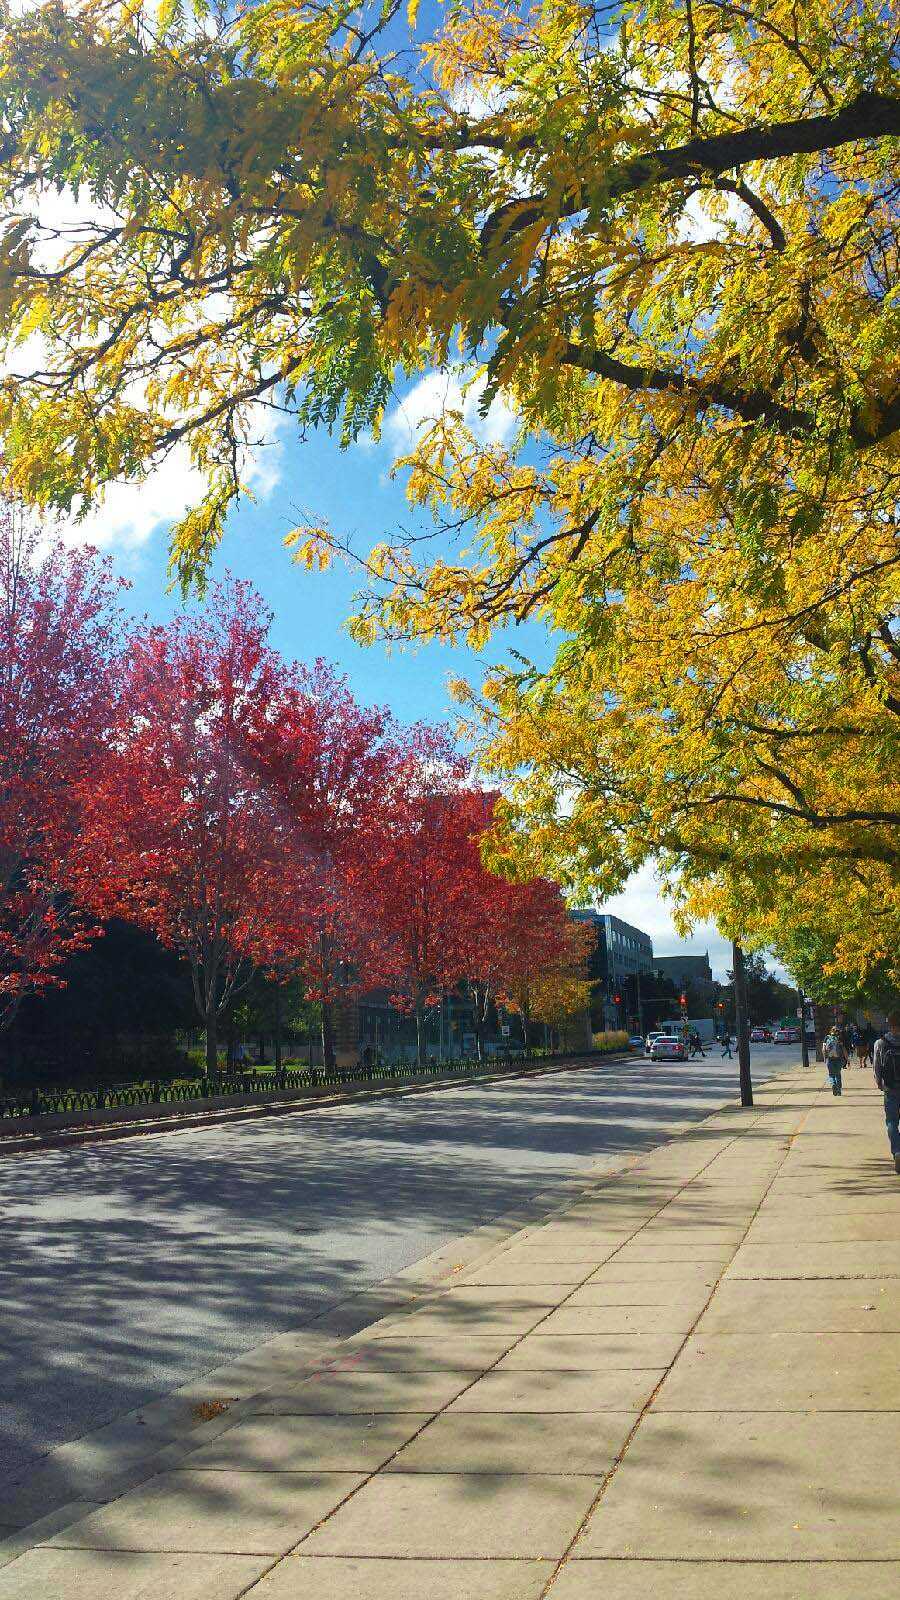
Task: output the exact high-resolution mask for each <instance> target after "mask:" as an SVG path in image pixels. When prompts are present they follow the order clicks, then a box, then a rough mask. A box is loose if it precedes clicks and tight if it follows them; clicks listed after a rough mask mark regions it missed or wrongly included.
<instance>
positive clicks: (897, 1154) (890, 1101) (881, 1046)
mask: <svg viewBox="0 0 900 1600" xmlns="http://www.w3.org/2000/svg"><path fill="white" fill-rule="evenodd" d="M873 1064H874V1068H875V1082H876V1083H877V1085H878V1087H879V1089H880V1090H881V1092H882V1094H883V1095H884V1121H885V1126H886V1127H887V1135H888V1139H889V1141H890V1146H891V1155H892V1156H893V1158H894V1171H895V1172H900V1011H892V1012H891V1015H890V1016H889V1017H888V1025H887V1032H886V1033H885V1034H884V1035H883V1037H882V1038H881V1039H876V1041H875V1050H874V1054H873Z"/></svg>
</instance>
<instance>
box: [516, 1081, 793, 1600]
mask: <svg viewBox="0 0 900 1600" xmlns="http://www.w3.org/2000/svg"><path fill="white" fill-rule="evenodd" d="M785 1098H786V1094H785ZM775 1104H776V1105H780V1104H781V1097H779V1099H778V1100H776V1102H775ZM812 1109H813V1107H812V1106H809V1107H808V1108H807V1110H806V1111H805V1112H804V1115H803V1117H802V1119H801V1121H800V1123H799V1124H798V1126H797V1128H796V1129H795V1130H794V1132H793V1133H792V1134H789V1135H787V1141H788V1142H787V1145H786V1148H785V1149H784V1151H783V1153H782V1157H781V1160H780V1161H779V1163H778V1165H777V1167H776V1168H775V1171H774V1172H773V1173H772V1175H771V1177H770V1178H769V1181H768V1183H767V1184H766V1186H765V1188H764V1190H763V1192H762V1194H761V1195H760V1197H759V1200H758V1202H757V1204H756V1206H755V1207H754V1211H753V1215H752V1217H751V1218H750V1221H749V1222H748V1223H747V1226H746V1228H745V1229H744V1232H743V1234H742V1236H741V1239H740V1240H739V1242H738V1243H737V1244H736V1245H735V1248H734V1250H733V1252H732V1254H731V1258H730V1260H728V1261H726V1262H725V1263H724V1264H723V1266H722V1268H721V1270H720V1272H719V1274H718V1277H717V1278H716V1281H715V1283H714V1284H713V1286H712V1289H711V1290H710V1292H709V1295H708V1297H707V1299H706V1301H705V1302H704V1304H703V1307H702V1309H701V1310H700V1311H699V1312H698V1314H697V1316H696V1317H695V1319H694V1321H693V1323H692V1324H691V1326H690V1328H689V1329H688V1332H687V1333H686V1334H685V1336H684V1338H683V1339H682V1341H681V1344H680V1345H679V1346H678V1349H677V1350H676V1352H675V1354H674V1356H673V1357H672V1360H671V1361H670V1362H669V1364H668V1366H667V1367H666V1370H665V1372H664V1373H663V1375H662V1377H661V1378H660V1380H659V1383H658V1384H657V1385H656V1387H655V1388H654V1389H653V1391H652V1393H651V1394H650V1395H648V1397H647V1400H646V1402H645V1404H644V1405H643V1407H642V1408H641V1410H640V1411H639V1413H638V1415H637V1418H636V1420H635V1423H634V1426H633V1427H632V1428H631V1429H630V1431H629V1433H628V1436H627V1438H626V1439H625V1443H624V1444H623V1445H622V1448H621V1450H620V1451H619V1452H618V1455H617V1456H616V1458H615V1460H614V1462H613V1464H612V1466H611V1467H610V1469H609V1471H608V1472H607V1473H606V1474H605V1476H604V1478H603V1482H602V1483H601V1485H600V1488H599V1489H598V1491H597V1494H596V1495H595V1497H594V1499H593V1501H592V1502H591V1504H590V1506H589V1507H588V1509H587V1511H586V1512H585V1514H584V1516H583V1517H582V1519H581V1522H580V1523H579V1524H578V1527H577V1528H576V1530H575V1532H574V1534H573V1535H572V1538H571V1540H570V1541H569V1544H568V1546H567V1547H566V1549H565V1550H564V1552H563V1554H562V1555H561V1556H560V1559H559V1561H558V1562H557V1564H556V1566H555V1567H554V1569H553V1572H552V1573H551V1575H550V1577H549V1578H548V1579H547V1582H546V1583H545V1585H544V1587H543V1589H542V1590H541V1592H540V1595H539V1596H538V1600H546V1597H547V1595H548V1594H549V1592H550V1590H551V1589H552V1587H553V1585H554V1583H555V1582H556V1580H557V1578H558V1577H559V1575H560V1573H561V1572H562V1570H563V1568H564V1567H565V1566H566V1564H567V1562H568V1561H569V1559H570V1557H571V1555H572V1552H573V1550H574V1549H575V1547H576V1545H577V1544H578V1541H579V1540H580V1538H581V1536H582V1534H583V1533H584V1531H585V1529H586V1528H587V1526H588V1523H589V1522H590V1520H591V1518H592V1517H593V1515H594V1513H595V1511H596V1510H597V1507H598V1505H599V1504H600V1502H601V1501H602V1499H603V1496H604V1495H605V1494H606V1492H607V1490H608V1488H609V1486H610V1484H611V1483H612V1481H613V1479H614V1478H615V1475H616V1473H617V1472H618V1470H619V1468H620V1466H621V1465H622V1462H623V1461H624V1459H625V1457H626V1455H627V1454H628V1451H629V1449H630V1447H631V1445H632V1444H633V1442H634V1439H635V1437H636V1435H637V1433H638V1431H639V1429H640V1426H641V1423H642V1422H643V1421H644V1418H645V1417H646V1415H647V1413H648V1411H649V1410H650V1408H651V1406H652V1405H653V1403H654V1401H655V1400H656V1397H657V1395H658V1394H659V1392H660V1390H661V1389H662V1387H663V1385H664V1384H665V1381H666V1379H667V1378H668V1376H669V1374H670V1372H671V1371H672V1368H673V1367H674V1366H675V1363H676V1362H677V1361H678V1359H679V1357H680V1356H681V1355H682V1354H683V1352H684V1350H685V1347H686V1345H687V1342H688V1340H689V1339H690V1338H691V1337H692V1336H693V1333H694V1330H695V1328H696V1327H697V1324H698V1323H699V1322H700V1319H701V1317H703V1316H705V1315H706V1312H707V1311H708V1310H709V1307H710V1305H711V1303H712V1301H713V1299H714V1297H715V1294H716V1291H717V1290H718V1288H719V1285H720V1284H721V1282H722V1279H723V1277H724V1276H725V1273H726V1272H727V1270H728V1268H729V1266H730V1265H731V1262H732V1261H733V1260H734V1258H735V1256H736V1255H737V1253H738V1251H739V1250H740V1248H741V1246H742V1245H743V1243H744V1242H745V1240H746V1238H747V1235H748V1233H749V1232H750V1229H751V1228H752V1226H753V1224H754V1222H755V1221H756V1218H757V1217H758V1215H759V1213H760V1211H761V1210H762V1207H763V1205H764V1203H765V1201H766V1199H767V1197H768V1195H769V1192H770V1191H771V1189H772V1186H773V1184H774V1183H775V1181H776V1179H777V1178H778V1175H779V1173H780V1172H781V1170H782V1168H783V1166H784V1164H785V1162H786V1161H787V1158H788V1156H789V1155H790V1153H791V1147H792V1145H793V1143H794V1140H795V1139H796V1138H797V1137H798V1135H799V1133H800V1130H801V1129H802V1128H803V1126H804V1124H805V1123H806V1120H807V1118H808V1117H809V1115H810V1112H811V1110H812ZM758 1120H759V1119H758V1118H754V1119H753V1122H751V1123H750V1124H749V1127H747V1128H742V1129H741V1130H740V1132H739V1133H737V1134H736V1135H735V1137H734V1139H733V1140H731V1141H730V1143H729V1144H727V1145H726V1146H725V1147H724V1148H725V1150H728V1149H730V1148H731V1145H733V1144H735V1143H736V1142H737V1141H738V1140H739V1139H741V1138H744V1137H745V1136H746V1134H747V1132H748V1131H749V1128H750V1127H753V1126H755V1123H756V1122H757V1121H758ZM721 1154H723V1151H717V1152H716V1155H714V1156H712V1157H711V1159H710V1161H709V1162H707V1165H706V1166H705V1167H701V1169H700V1171H699V1172H697V1173H695V1174H694V1176H693V1177H692V1178H691V1179H689V1180H688V1182H687V1183H686V1184H684V1186H683V1187H684V1188H685V1189H688V1188H690V1186H691V1184H692V1183H696V1181H697V1179H698V1178H700V1177H701V1176H702V1174H703V1173H704V1172H706V1171H708V1169H709V1167H710V1166H712V1164H713V1162H715V1161H716V1160H717V1158H718V1156H719V1155H721ZM679 1192H681V1191H679ZM667 1203H668V1202H667ZM663 1209H665V1208H663ZM678 1414H679V1413H675V1415H678Z"/></svg>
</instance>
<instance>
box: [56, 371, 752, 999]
mask: <svg viewBox="0 0 900 1600" xmlns="http://www.w3.org/2000/svg"><path fill="white" fill-rule="evenodd" d="M433 400H434V395H433V390H431V389H429V390H426V389H424V388H420V387H418V386H416V385H412V386H411V387H409V388H407V391H406V394H405V395H404V396H402V397H400V396H398V404H397V406H396V407H393V408H391V409H389V412H388V416H387V422H386V427H385V430H384V436H383V438H382V440H381V441H380V442H379V443H378V444H375V443H373V442H371V441H367V442H363V443H360V444H357V445H354V446H352V447H351V448H349V449H347V450H341V449H340V448H339V447H338V445H337V443H336V442H335V441H333V440H331V439H330V438H328V436H327V435H324V434H316V435H314V436H313V437H312V438H310V439H308V440H305V441H303V440H300V439H299V438H298V437H297V435H296V432H295V431H294V430H293V429H292V427H291V425H290V423H289V421H287V422H285V423H284V424H283V426H282V427H281V429H280V431H279V433H278V434H277V435H276V438H275V441H274V443H272V444H270V445H268V446H266V447H263V449H262V450H261V451H260V452H259V454H258V457H257V465H256V474H255V484H254V488H255V493H256V497H257V498H256V500H255V503H251V502H249V501H244V502H243V503H242V504H241V505H239V506H238V507H237V508H236V509H235V510H234V511H233V512H232V514H231V516H230V518H229V523H228V529H227V532H226V537H225V541H224V544H223V546H222V548H221V550H220V551H219V553H218V554H217V556H216V558H215V561H214V563H213V575H214V576H221V575H222V574H224V573H225V572H226V571H230V572H232V573H234V574H235V575H236V576H238V577H241V578H247V579H249V580H250V581H251V582H252V583H253V584H254V585H255V587H256V588H257V589H258V590H259V592H260V594H261V595H262V596H263V598H264V599H265V600H266V602H267V603H268V605H269V606H270V608H271V610H272V612H273V616H274V622H273V630H272V638H273V643H274V644H276V645H277V647H278V648H279V649H280V650H281V651H282V653H283V654H284V655H285V656H287V657H290V658H297V659H299V660H311V659H312V658H314V657H315V656H324V657H325V658H326V659H327V660H329V661H331V662H335V663H337V664H338V666H339V667H340V669H341V670H342V671H343V672H344V673H345V674H346V676H347V678H348V679H349V681H350V683H351V685H352V687H353V690H354V692H355V694H356V695H357V697H358V698H359V699H360V700H361V701H363V702H366V703H370V704H371V703H377V704H385V705H388V706H390V707H391V709H392V710H393V712H394V713H395V715H396V716H397V717H398V718H399V719H400V720H401V721H403V722H412V721H415V720H417V719H419V718H424V719H428V720H439V719H441V718H446V717H448V716H452V704H451V701H450V697H449V693H448V688H447V682H448V678H449V677H450V676H451V675H464V676H467V677H469V678H471V679H473V680H475V681H477V680H478V679H479V678H480V676H481V671H482V667H483V664H484V662H485V661H486V660H488V659H496V658H497V657H498V656H499V655H502V654H503V652H504V650H505V648H506V647H507V646H508V645H511V646H512V647H513V648H514V649H516V650H519V651H521V652H522V653H524V654H528V655H531V656H532V657H537V658H540V657H542V656H545V655H546V654H547V653H548V650H549V644H548V641H547V639H546V637H545V635H544V633H543V631H542V630H541V629H540V628H539V627H537V626H535V625H530V626H526V627H524V628H521V629H510V630H508V632H507V634H506V635H505V637H500V638H498V639H497V640H496V642H495V644H494V645H493V646H492V647H491V648H490V649H489V650H488V651H487V652H486V655H485V657H484V658H482V659H481V660H479V658H477V657H476V656H475V655H474V654H473V653H472V652H471V651H469V650H466V649H462V648H460V649H450V648H448V647H446V646H440V645H430V646H425V647H422V648H419V649H416V650H399V649H397V648H394V650H393V651H389V650H388V649H386V648H385V647H384V646H383V645H374V646H372V647H370V648H368V649H363V648H362V647H361V646H359V645H357V644H355V643H354V642H353V640H352V639H351V638H350V637H349V635H348V633H347V631H346V627H345V622H346V619H347V616H348V615H349V613H350V611H351V609H352V599H353V594H354V591H355V589H356V587H357V586H358V577H357V576H355V575H354V574H353V573H352V572H351V571H350V570H348V569H347V568H346V567H345V566H343V565H340V564H338V565H335V566H334V567H332V568H331V569H330V570H329V571H328V572H325V573H309V572H307V571H306V570H305V569H302V568H300V567H299V566H296V565H295V564H294V563H293V562H292V561H291V558H290V555H289V553H288V551H287V550H286V549H285V548H284V545H283V539H284V536H285V534H286V533H288V532H289V531H290V529H291V528H292V527H294V526H295V524H296V523H297V522H298V520H300V519H301V518H303V517H309V518H310V519H314V520H316V521H317V522H318V521H326V522H327V523H328V524H329V526H330V527H331V528H332V529H333V531H334V532H335V533H336V534H340V535H342V536H343V535H347V534H350V535H352V536H353V539H354V542H355V543H357V544H358V545H359V547H360V548H361V549H365V548H367V547H368V545H369V544H371V543H374V542H375V541H376V540H377V539H379V538H381V537H382V536H384V535H385V534H390V533H391V532H392V531H396V530H397V529H398V528H401V527H402V528H407V529H409V528H410V527H412V526H414V525H415V519H414V515H413V513H412V512H411V511H410V508H409V506H408V504H407V501H406V497H405V494H404V491H403V484H402V482H401V481H399V480H391V478H390V477H389V469H390V465H391V461H392V459H393V456H394V454H395V453H396V451H397V449H398V448H399V447H402V444H403V441H404V437H408V433H406V434H405V432H404V430H405V429H407V428H408V426H409V425H410V424H411V423H413V422H415V419H416V418H417V417H419V416H420V415H422V414H430V413H431V410H432V409H433ZM401 401H402V403H401ZM508 426H509V423H508V419H507V418H506V417H504V416H503V415H500V416H499V417H497V416H496V415H495V416H494V417H492V418H489V419H488V427H490V428H492V429H493V430H494V432H495V433H496V434H502V433H504V431H505V430H506V429H507V427H508ZM195 487H196V486H195V485H194V484H193V481H192V479H191V477H190V474H189V472H188V471H187V469H186V468H185V467H184V466H183V465H181V464H179V463H178V462H173V463H171V464H170V465H169V467H167V468H165V469H163V470H162V472H161V473H159V474H157V475H156V476H155V478H154V479H153V480H151V482H149V483H148V484H147V485H145V486H142V487H116V488H114V489H113V491H112V494H111V497H110V501H109V504H108V507H107V508H106V509H105V510H102V511H100V512H99V513H98V514H97V515H96V516H95V517H92V518H91V520H90V523H89V526H88V527H87V528H86V529H84V530H82V531H81V533H80V537H85V536H90V537H92V538H93V539H95V540H96V541H97V542H100V543H102V545H103V547H104V548H105V549H106V551H107V552H108V554H109V555H110V556H111V557H112V559H113V561H114V563H115V566H116V568H117V570H118V571H119V572H120V573H121V574H122V575H123V576H125V577H127V578H128V579H129V581H130V583H131V589H130V591H129V593H128V595H127V604H128V607H129V609H130V610H131V611H132V612H133V613H134V614H135V615H137V616H142V615H147V616H149V617H151V618H154V619H160V620H162V619H163V618H165V617H168V616H171V615H172V614H173V613H174V612H176V611H177V610H179V609H180V607H181V605H182V601H181V597H180V595H179V594H178V593H177V592H176V593H172V592H171V591H169V589H168V584H169V579H168V574H167V559H168V534H169V525H170V523H171V521H172V520H173V519H174V518H176V517H177V516H179V515H180V514H181V512H182V511H183V509H184V506H185V504H186V503H187V500H188V497H189V494H190V492H191V490H192V488H195ZM605 907H606V909H608V910H610V911H613V912H615V913H616V914H617V915H619V916H622V917H625V918H626V920H628V921H632V922H635V923H636V924H637V925H638V926H639V927H642V928H644V929H645V930H646V931H647V932H648V933H650V934H651V936H652V937H653V940H654V946H655V949H656V952H657V954H659V955H665V954H671V953H672V952H674V951H678V950H682V949H688V950H691V951H694V952H696V953H700V952H702V951H704V950H708V951H709V953H710V959H711V962H712V966H713V970H714V972H715V973H716V975H717V976H720V977H724V975H725V970H726V968H727V966H728V965H729V951H728V947H727V946H726V945H725V943H724V941H723V940H722V939H721V938H720V937H719V935H718V933H717V931H716V929H715V928H713V927H707V926H705V925H704V926H700V927H698V928H697V929H696V930H695V933H694V937H693V938H691V939H689V940H687V941H685V940H682V939H680V938H679V937H678V936H677V935H676V933H675V931H674V929H673V927H672V922H671V917H670V915H669V911H668V908H667V906H666V905H665V903H664V901H663V900H662V898H661V896H660V894H659V891H658V887H657V884H656V881H655V877H654V874H653V872H652V869H651V868H649V867H648V868H645V869H644V870H642V871H641V872H640V873H638V874H636V875H635V877H634V878H633V879H632V880H631V881H630V883H629V884H628V885H627V886H626V888H625V889H624V890H623V892H622V893H621V894H619V895H616V896H614V897H612V898H611V899H609V900H607V901H606V902H605Z"/></svg>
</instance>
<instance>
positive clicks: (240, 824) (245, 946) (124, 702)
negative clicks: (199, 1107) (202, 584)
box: [82, 582, 292, 1072]
mask: <svg viewBox="0 0 900 1600" xmlns="http://www.w3.org/2000/svg"><path fill="white" fill-rule="evenodd" d="M210 601H211V603H210V604H209V606H208V607H207V608H206V609H205V610H204V612H203V613H202V614H200V615H196V616H183V617H179V618H178V619H176V620H175V621H174V622H172V623H170V624H168V625H167V626H162V627H146V628H143V629H141V630H139V631H137V632H136V633H135V635H134V637H133V638H132V640H131V644H130V648H129V652H128V659H127V664H126V668H125V671H124V675H123V687H122V694H121V698H120V703H119V710H118V717H117V724H116V729H115V737H114V740H113V747H112V749H111V751H110V754H109V758H108V759H107V760H106V762H105V763H104V764H103V767H102V769H101V771H100V772H99V773H98V777H97V782H96V784H95V786H94V790H93V794H92V797H91V807H90V819H89V820H90V826H89V828H88V829H87V832H86V841H85V848H84V851H83V857H82V869H83V871H82V887H83V892H84V894H85V895H86V897H88V898H89V900H90V902H91V903H92V904H93V906H94V907H95V908H96V909H97V910H98V911H99V912H100V913H101V914H103V915H106V916H109V915H118V916H122V917H125V918H126V919H128V920H129V921H131V922H134V923H137V924H138V925H140V926H142V927H145V928H148V929H150V930H152V932H153V933H155V934H156V935H157V937H158V938H159V939H160V940H161V941H162V943H163V944H165V945H168V946H169V947H170V948H172V949H174V950H177V951H179V952H180V953H181V954H182V955H183V956H184V957H185V959H186V960H187V962H188V965H189V967H190V972H191V977H192V981H193V990H194V999H195V1003H196V1007H197V1013H198V1016H199V1017H200V1019H201V1021H202V1023H203V1027H204V1029H205V1032H206V1065H207V1071H208V1072H214V1071H215V1070H216V1067H217V1061H218V1050H217V1038H218V1024H219V1020H220V1018H221V1017H222V1014H223V1012H224V1011H225V1010H226V1009H227V1007H228V1006H229V1005H230V1003H231V1002H232V1001H233V1000H234V998H235V997H236V995H237V994H239V993H240V991H241V989H242V988H243V987H244V986H245V985H246V984H247V983H248V982H249V981H250V979H251V977H252V976H253V973H254V970H256V969H257V968H258V967H260V966H263V967H265V966H266V964H267V963H270V962H271V961H272V960H274V959H275V958H276V957H277V955H278V930H279V929H280V928H281V927H282V926H283V925H284V923H285V921H286V919H287V915H288V911H287V899H288V895H289V891H290V878H289V862H290V852H291V842H292V841H291V838H290V834H289V830H288V829H287V828H286V826H285V822H284V818H283V817H282V816H281V814H280V812H279V809H278V807H277V806H276V805H275V804H274V803H273V800H272V797H271V795H270V794H269V792H268V791H267V789H266V788H265V786H264V785H261V784H260V783H259V781H258V778H257V774H256V771H255V768H254V759H253V753H254V751H255V750H256V749H258V748H259V746H260V744H261V743H262V742H264V741H265V739H266V737H268V736H271V729H272V708H273V706H275V705H276V704H277V703H278V699H279V692H280V688H281V682H282V673H283V669H282V666H281V662H280V659H279V658H278V656H277V655H276V654H275V652H274V651H273V650H272V649H271V647H270V645H269V643H268V630H269V625H270V620H271V619H270V617H269V615H268V613H267V612H266V611H265V609H264V607H263V605H262V602H261V601H260V599H259V597H258V596H257V595H256V594H255V593H254V591H253V590H252V589H251V588H250V587H249V586H248V585H247V584H243V583H236V582H226V583H225V584H223V585H219V586H216V587H215V588H214V589H213V590H212V593H211V596H210Z"/></svg>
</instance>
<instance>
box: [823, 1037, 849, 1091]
mask: <svg viewBox="0 0 900 1600" xmlns="http://www.w3.org/2000/svg"><path fill="white" fill-rule="evenodd" d="M822 1054H823V1055H824V1057H825V1066H826V1068H827V1071H828V1076H829V1078H830V1079H831V1092H832V1094H840V1093H841V1089H842V1084H841V1073H842V1072H843V1070H844V1068H845V1066H846V1065H847V1046H846V1045H845V1043H844V1041H843V1038H842V1037H841V1032H840V1029H839V1028H832V1030H831V1032H830V1033H829V1035H828V1038H827V1039H826V1040H825V1043H824V1044H823V1046H822Z"/></svg>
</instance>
